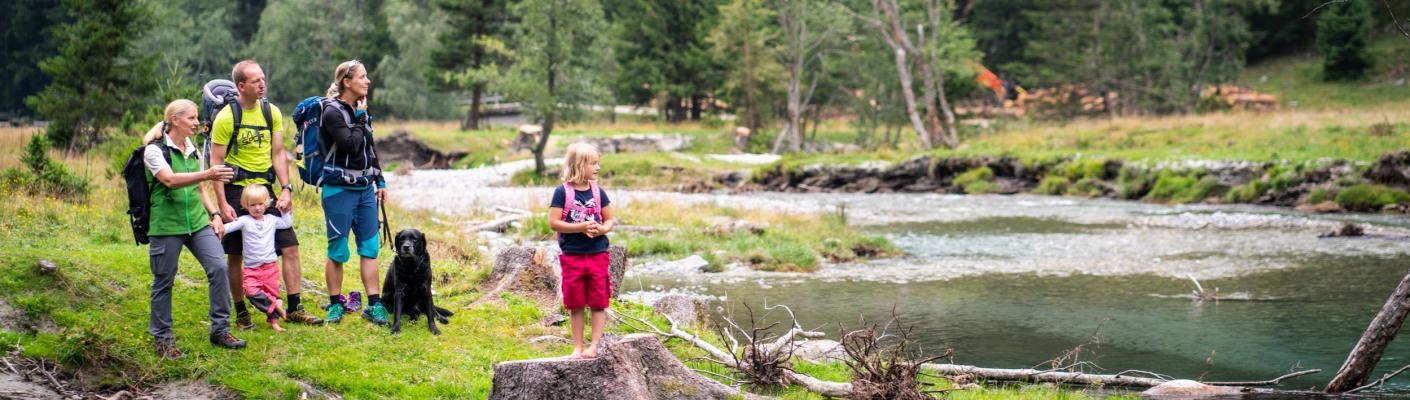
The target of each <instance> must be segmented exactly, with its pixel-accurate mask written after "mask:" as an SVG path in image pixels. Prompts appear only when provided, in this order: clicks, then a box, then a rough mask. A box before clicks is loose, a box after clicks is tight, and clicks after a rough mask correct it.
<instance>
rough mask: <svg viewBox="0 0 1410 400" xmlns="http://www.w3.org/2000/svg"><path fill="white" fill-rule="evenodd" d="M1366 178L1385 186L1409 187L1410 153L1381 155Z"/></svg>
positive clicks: (1400, 152) (1367, 172)
mask: <svg viewBox="0 0 1410 400" xmlns="http://www.w3.org/2000/svg"><path fill="white" fill-rule="evenodd" d="M1366 178H1367V179H1370V180H1372V181H1375V182H1376V183H1380V184H1385V185H1400V186H1405V185H1410V151H1397V152H1392V153H1385V154H1382V155H1381V157H1380V158H1379V159H1377V160H1376V164H1375V165H1372V166H1371V169H1369V170H1367V171H1366Z"/></svg>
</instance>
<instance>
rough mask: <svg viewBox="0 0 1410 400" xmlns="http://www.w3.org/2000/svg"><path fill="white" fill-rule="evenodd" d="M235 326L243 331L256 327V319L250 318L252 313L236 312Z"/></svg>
mask: <svg viewBox="0 0 1410 400" xmlns="http://www.w3.org/2000/svg"><path fill="white" fill-rule="evenodd" d="M235 326H236V327H239V328H240V330H242V331H248V330H251V329H255V320H254V319H253V318H250V313H244V314H241V313H235Z"/></svg>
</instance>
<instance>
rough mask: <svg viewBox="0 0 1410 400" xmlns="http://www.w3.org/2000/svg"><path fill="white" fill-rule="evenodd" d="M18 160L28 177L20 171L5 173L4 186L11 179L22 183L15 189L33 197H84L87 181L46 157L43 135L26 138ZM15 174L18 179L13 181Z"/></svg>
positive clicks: (45, 143)
mask: <svg viewBox="0 0 1410 400" xmlns="http://www.w3.org/2000/svg"><path fill="white" fill-rule="evenodd" d="M20 161H21V162H23V163H24V164H25V166H26V167H28V168H29V174H28V176H23V174H24V172H22V171H18V170H13V171H6V172H5V174H4V177H5V178H6V181H7V183H9V181H10V180H12V179H13V180H16V181H22V183H23V186H17V187H23V188H24V189H25V190H27V191H29V192H30V193H35V194H39V193H45V194H50V195H54V196H57V197H62V198H82V197H86V196H88V191H89V186H88V178H85V177H83V176H80V175H77V174H74V173H73V172H69V169H68V167H66V166H64V164H63V163H60V162H58V161H55V160H54V159H51V158H49V140H48V139H46V138H45V136H44V135H34V136H31V137H30V138H29V144H27V145H25V150H24V154H22V155H20ZM17 175H19V176H22V178H17ZM16 183H20V182H16Z"/></svg>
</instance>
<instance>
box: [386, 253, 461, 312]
mask: <svg viewBox="0 0 1410 400" xmlns="http://www.w3.org/2000/svg"><path fill="white" fill-rule="evenodd" d="M393 244H394V245H395V249H396V251H397V257H396V258H395V259H393V260H392V267H391V268H389V269H387V279H386V281H384V282H382V302H383V303H385V304H384V305H385V306H386V307H387V308H388V309H390V310H392V333H397V332H401V316H402V314H406V317H407V318H410V319H412V320H415V319H416V318H417V317H418V316H421V315H425V316H426V317H427V318H426V324H427V328H428V329H430V331H431V333H432V334H435V335H440V334H441V330H440V329H438V328H436V321H437V320H439V321H440V322H441V323H442V324H449V323H450V320H449V319H447V318H446V317H449V316H452V315H455V313H453V312H451V311H450V310H447V309H444V308H440V307H436V305H435V303H434V302H432V300H431V279H432V277H433V274H432V273H431V255H430V253H427V252H426V235H425V234H422V233H421V231H418V230H415V229H405V230H402V231H401V232H397V238H396V241H394V242H393Z"/></svg>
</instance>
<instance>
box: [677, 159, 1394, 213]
mask: <svg viewBox="0 0 1410 400" xmlns="http://www.w3.org/2000/svg"><path fill="white" fill-rule="evenodd" d="M1407 189H1410V151H1399V152H1392V153H1386V154H1384V155H1382V156H1381V157H1380V158H1379V159H1378V160H1377V161H1376V162H1374V163H1365V162H1353V161H1347V160H1331V159H1323V160H1318V161H1313V162H1307V163H1301V164H1294V163H1287V162H1263V163H1259V162H1249V161H1185V162H1159V163H1151V162H1130V161H1125V160H1119V159H1108V158H1081V157H1062V158H1056V159H1049V160H1042V161H1032V160H1024V159H1020V158H1018V157H1009V156H1004V157H996V156H956V157H935V156H920V157H915V158H912V159H909V160H906V161H903V162H900V163H895V164H891V163H883V162H873V163H864V164H861V165H825V164H814V165H807V166H801V167H789V166H786V165H785V164H782V163H776V164H774V165H773V166H772V167H769V168H766V169H761V170H759V171H756V172H755V173H754V174H753V175H746V174H744V173H738V172H736V173H729V174H722V175H719V176H716V177H715V178H714V179H713V181H712V182H707V183H702V184H699V185H688V186H687V187H684V190H685V191H695V192H700V191H712V190H728V191H736V192H759V191H766V192H789V193H819V192H843V193H969V194H979V193H993V194H1017V193H1034V194H1047V195H1069V196H1082V197H1095V198H1112V199H1125V200H1143V201H1151V202H1169V203H1214V204H1224V203H1240V204H1258V205H1271V206H1281V207H1302V208H1304V209H1306V210H1307V211H1317V212H1335V211H1343V210H1349V211H1387V212H1401V213H1403V212H1406V209H1407V205H1410V195H1407V194H1406V190H1407ZM1362 192H1367V193H1362ZM1368 197H1369V198H1368Z"/></svg>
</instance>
